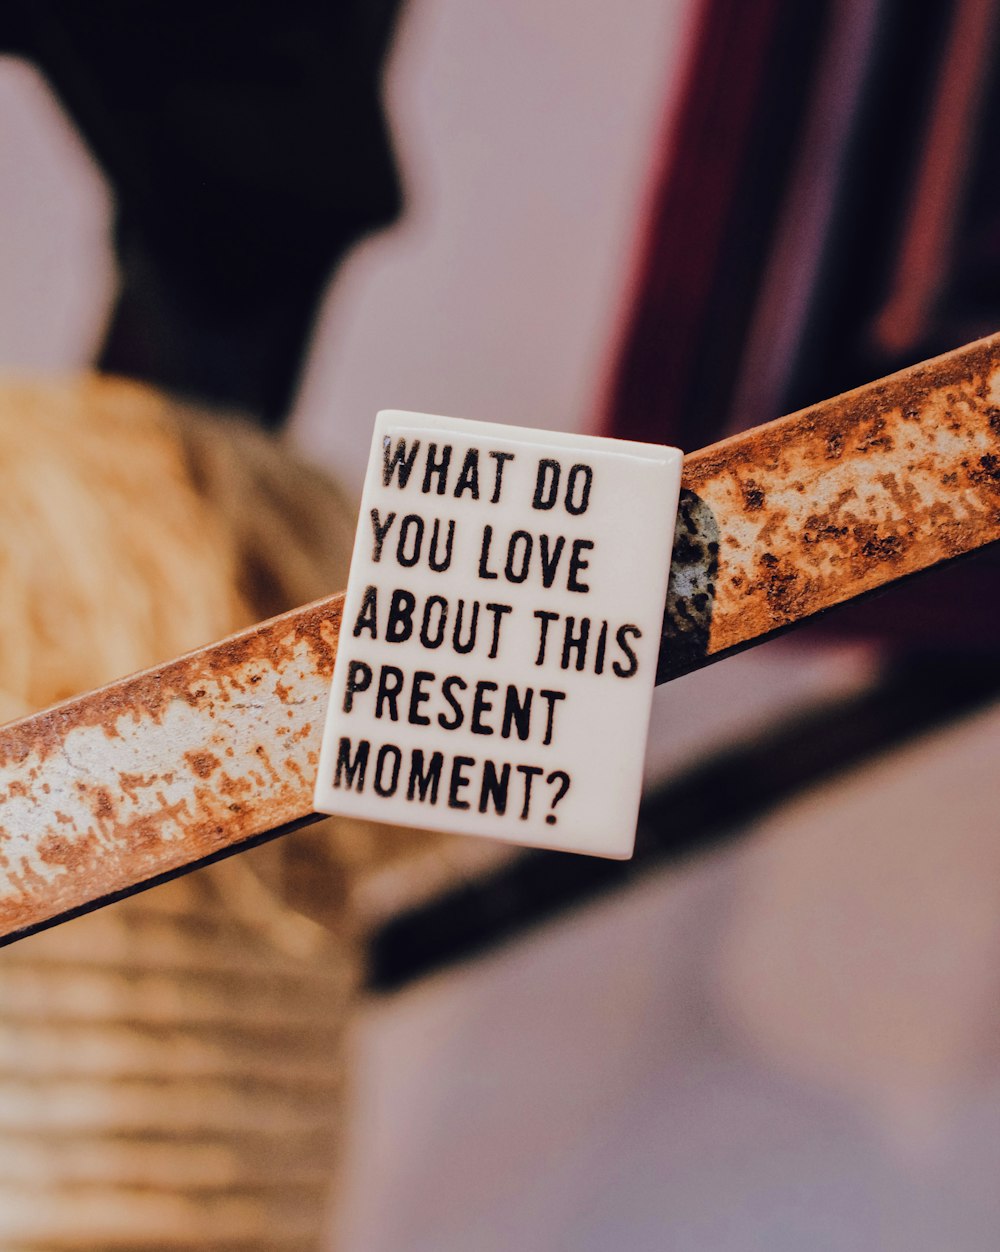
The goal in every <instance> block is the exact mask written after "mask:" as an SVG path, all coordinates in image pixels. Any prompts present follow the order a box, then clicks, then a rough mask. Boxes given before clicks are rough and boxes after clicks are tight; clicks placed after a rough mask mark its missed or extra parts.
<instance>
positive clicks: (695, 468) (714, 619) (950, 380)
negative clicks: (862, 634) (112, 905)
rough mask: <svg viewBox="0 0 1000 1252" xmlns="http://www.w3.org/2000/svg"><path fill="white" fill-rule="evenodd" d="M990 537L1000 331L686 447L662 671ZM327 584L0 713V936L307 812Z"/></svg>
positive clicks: (997, 484) (334, 629)
mask: <svg viewBox="0 0 1000 1252" xmlns="http://www.w3.org/2000/svg"><path fill="white" fill-rule="evenodd" d="M995 540H1000V337H994V338H991V339H988V340H983V341H981V342H980V343H977V344H973V345H971V346H969V347H968V348H964V349H961V350H959V351H958V352H954V353H950V354H949V355H947V356H944V357H939V358H938V359H936V360H934V361H929V362H926V363H925V364H923V365H920V366H917V367H915V368H913V369H911V370H908V371H906V372H904V373H902V374H898V375H896V376H894V377H892V378H888V379H883V380H880V381H879V382H877V383H873V384H872V385H870V386H868V387H863V388H860V389H858V390H857V391H854V392H850V393H849V394H847V395H845V396H840V397H838V398H837V399H834V400H830V401H827V402H826V403H824V404H819V405H816V406H814V407H813V408H810V409H805V410H803V411H802V412H800V413H795V414H793V415H792V416H790V417H786V418H782V419H779V420H778V421H776V422H772V423H770V424H768V425H766V426H762V427H759V428H757V429H756V430H753V431H749V432H747V433H746V434H744V435H740V436H737V437H735V438H733V439H729V440H726V441H725V442H723V443H720V444H716V445H715V446H714V447H711V448H707V449H705V450H704V451H702V452H697V453H694V454H692V455H691V456H689V457H687V458H686V460H685V471H684V482H683V489H682V492H681V502H680V511H679V515H678V523H677V532H676V541H675V545H674V553H673V563H672V567H671V577H670V588H669V591H668V598H667V612H666V618H665V623H664V637H663V645H662V649H661V657H660V670H659V674H658V679H659V680H661V681H662V680H665V679H667V678H671V677H674V676H676V675H678V674H681V673H684V672H687V671H688V670H692V669H696V668H698V667H699V666H701V665H705V664H707V663H708V662H709V661H711V660H713V659H715V658H717V657H719V656H722V655H725V654H726V653H727V652H730V651H733V650H734V649H737V648H740V647H745V646H747V645H749V644H751V643H753V642H755V641H758V640H760V639H763V638H766V637H767V636H768V635H770V634H772V633H773V632H775V631H776V630H780V629H783V628H785V627H787V626H789V625H791V624H793V623H796V622H799V621H803V620H805V619H807V618H809V617H811V616H813V615H814V614H816V613H818V612H821V611H822V610H824V609H827V608H830V607H832V606H833V605H836V604H839V603H841V602H843V601H846V600H849V599H852V598H854V597H855V596H858V595H861V594H863V593H865V592H867V591H871V590H873V589H874V588H876V587H879V586H882V585H884V584H886V583H888V582H891V581H892V580H894V579H896V578H900V577H902V576H904V575H906V574H910V573H914V572H916V571H917V570H920V569H925V568H929V567H931V566H933V565H936V564H939V563H941V562H943V561H947V560H949V559H951V558H953V557H956V556H959V555H962V554H963V553H965V552H969V551H971V550H973V549H974V548H977V547H980V546H982V545H984V544H986V543H990V542H993V541H995ZM342 607H343V598H342V597H340V596H334V597H332V598H330V599H328V600H324V601H320V602H319V603H317V604H313V605H308V606H306V607H305V608H302V609H298V610H296V611H295V612H293V613H288V614H285V615H284V616H283V617H279V618H275V619H273V620H272V621H269V622H263V623H261V624H260V625H259V626H256V627H254V628H252V629H251V630H248V631H244V632H243V633H241V634H239V635H235V636H233V637H232V638H230V639H225V640H222V641H221V642H220V643H216V644H213V645H211V646H210V647H207V648H203V649H201V650H200V651H198V652H195V653H192V654H190V655H189V656H186V657H181V658H179V659H178V660H176V661H172V662H170V663H169V664H167V665H163V666H161V667H159V668H157V669H154V670H150V671H148V672H146V673H143V674H138V675H135V676H134V677H132V678H128V679H126V680H124V681H122V682H119V683H115V684H113V685H112V686H109V687H106V688H104V689H103V690H101V691H96V692H93V693H91V694H90V695H87V696H84V697H82V698H80V699H78V700H73V701H70V702H68V703H66V704H63V705H60V706H58V707H56V708H53V709H49V710H48V711H46V712H44V713H41V714H39V715H38V716H36V717H31V718H27V719H25V720H23V721H21V722H15V723H12V724H10V725H8V726H6V727H2V728H0V938H2V937H3V936H7V937H13V936H15V935H16V934H17V933H19V932H22V931H24V930H25V929H26V928H34V927H37V926H39V925H43V924H45V923H47V922H48V921H50V920H51V919H53V918H58V917H60V916H64V915H66V914H69V913H71V912H73V911H75V910H79V909H82V908H86V907H88V906H90V905H91V904H93V903H94V902H96V901H100V900H102V899H105V898H107V897H109V896H113V895H115V894H119V893H123V892H127V891H129V890H132V889H135V888H136V887H137V886H138V885H141V884H143V883H145V882H148V881H150V880H152V879H155V878H158V877H160V876H162V875H165V874H169V873H172V872H177V871H179V870H181V869H183V868H185V867H188V866H191V865H193V864H196V863H198V862H200V861H203V860H205V859H206V858H208V857H211V856H213V855H217V854H219V853H221V852H223V851H224V850H225V849H227V848H231V847H238V846H239V845H241V844H244V843H246V842H248V841H250V840H253V839H255V838H258V837H261V836H263V835H265V834H267V833H268V832H270V831H274V830H277V829H279V828H282V827H285V826H288V825H290V824H293V823H296V822H301V821H303V820H308V818H309V816H310V809H311V799H312V784H313V778H314V775H315V770H316V763H317V759H318V750H319V741H320V735H321V730H322V725H323V720H324V707H325V703H326V699H327V692H328V687H329V682H330V677H331V674H332V671H333V662H334V657H335V653H336V648H337V639H338V635H339V630H340V618H341V611H342Z"/></svg>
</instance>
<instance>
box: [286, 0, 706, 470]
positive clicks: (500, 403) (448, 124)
mask: <svg viewBox="0 0 1000 1252" xmlns="http://www.w3.org/2000/svg"><path fill="white" fill-rule="evenodd" d="M692 11H693V4H692V0H628V3H627V4H624V5H621V4H608V3H606V0H544V2H543V0H502V3H497V2H492V3H487V2H486V0H479V2H473V3H470V0H410V3H409V4H408V5H407V6H406V7H405V8H404V16H403V21H402V24H401V27H400V31H399V38H398V40H397V43H396V48H395V53H394V55H393V57H392V61H391V65H390V67H389V74H388V81H387V98H388V107H389V113H390V118H391V122H392V127H393V132H394V134H395V136H396V139H397V144H398V149H399V154H400V161H401V165H402V171H403V177H404V183H405V194H406V208H405V216H404V218H403V220H402V221H401V222H400V224H399V225H397V226H396V227H395V228H394V229H392V230H391V231H389V232H388V233H385V234H381V235H378V236H376V237H374V238H373V239H371V240H370V241H369V242H367V243H366V244H364V245H362V246H361V247H360V248H358V249H357V250H356V251H355V252H354V253H353V255H352V256H351V258H350V259H349V260H348V262H347V265H346V266H345V267H344V269H343V270H342V272H341V273H340V274H339V276H338V278H337V281H336V282H335V283H334V285H333V287H332V290H331V292H330V294H329V298H328V300H327V302H326V307H325V309H324V311H323V315H322V318H321V320H320V323H319V326H318V328H317V331H316V336H315V340H314V345H313V353H312V357H311V360H310V363H309V366H308V369H307V371H306V375H305V379H304V383H303V386H302V390H301V394H300V397H299V402H298V405H297V408H296V411H295V418H294V425H293V433H294V435H295V436H296V437H297V439H298V440H300V441H301V443H302V444H303V445H304V446H305V447H307V448H308V449H309V450H310V451H311V452H312V453H314V454H315V455H317V456H319V457H320V458H321V459H322V460H323V461H324V462H325V463H326V464H328V465H330V466H333V467H334V468H336V469H337V470H339V472H340V473H341V474H342V475H343V476H344V477H346V478H347V479H348V480H349V481H351V482H358V481H359V480H360V474H361V470H362V468H363V465H364V460H365V456H366V454H367V438H366V436H363V435H362V433H361V432H367V431H368V430H370V426H371V421H372V418H373V416H374V414H375V413H376V412H377V411H378V410H379V409H383V408H404V409H416V410H421V411H424V412H431V413H446V414H450V415H454V416H460V417H473V418H480V419H482V420H486V421H504V422H512V423H515V424H518V425H535V426H545V427H550V428H557V429H581V428H585V427H586V425H587V424H588V422H589V421H591V419H592V415H593V411H594V405H595V393H596V389H597V387H598V384H599V381H600V380H601V378H602V376H603V374H604V372H605V370H606V368H607V365H608V361H609V356H610V353H611V351H612V347H613V344H612V338H613V334H614V330H615V327H616V324H617V322H618V320H619V317H620V314H621V311H622V309H623V305H624V302H625V299H626V296H627V287H628V282H629V277H630V271H631V264H632V260H633V249H634V245H635V241H636V235H637V230H638V228H639V223H640V219H641V207H642V204H643V200H644V197H645V196H646V194H647V191H648V189H649V183H650V178H651V176H652V174H653V172H654V171H653V169H652V168H651V157H652V154H653V150H654V147H655V146H656V145H657V144H658V142H659V139H660V136H661V133H662V123H663V117H664V113H665V106H666V100H667V92H668V89H669V88H670V87H671V85H672V84H673V82H674V78H675V73H676V67H677V64H678V59H679V57H680V55H681V53H682V50H683V45H684V36H685V33H686V28H687V25H688V22H689V20H690V15H691V13H692Z"/></svg>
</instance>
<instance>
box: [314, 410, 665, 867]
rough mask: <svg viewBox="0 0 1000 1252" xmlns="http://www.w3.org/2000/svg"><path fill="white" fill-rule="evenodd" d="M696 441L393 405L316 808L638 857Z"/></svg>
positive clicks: (357, 570) (338, 671) (375, 460)
mask: <svg viewBox="0 0 1000 1252" xmlns="http://www.w3.org/2000/svg"><path fill="white" fill-rule="evenodd" d="M680 474H681V454H680V452H678V451H677V450H676V449H672V448H663V447H660V446H658V445H646V444H634V443H626V442H623V441H619V440H611V439H600V438H596V437H593V436H585V435H564V434H556V433H553V432H547V431H537V430H524V429H521V428H517V427H507V426H495V425H491V424H484V423H478V422H467V421H461V420H458V419H453V418H441V417H431V416H427V415H424V414H415V413H399V412H384V413H380V414H379V416H378V419H377V421H376V425H375V434H374V438H373V443H372V454H371V460H370V462H369V467H368V474H367V478H366V481H365V491H364V497H363V501H362V507H361V515H360V518H359V525H358V534H357V540H356V544H355V549H354V557H353V564H352V567H351V577H350V582H349V585H348V590H347V596H346V601H345V608H344V619H343V628H342V632H341V637H340V638H341V642H340V648H339V650H338V654H337V660H336V665H335V669H334V675H333V684H332V689H331V700H330V706H329V712H328V719H327V725H326V731H325V734H324V739H323V749H322V753H321V757H320V764H319V771H318V780H317V787H316V808H317V809H318V810H320V811H323V812H330V813H340V814H345V815H354V816H365V817H369V818H372V819H375V820H379V821H387V822H397V823H399V824H402V825H410V826H421V827H425V828H430V829H436V830H447V831H453V832H459V833H465V834H471V835H476V834H478V835H488V836H491V837H494V838H500V839H506V840H511V841H513V842H517V843H523V844H530V845H534V846H543V847H551V848H565V849H569V850H573V851H578V852H589V853H593V854H596V855H601V856H611V857H628V856H630V855H631V852H632V845H633V840H634V832H635V820H636V812H637V809H638V803H639V792H640V787H641V781H642V762H643V750H644V746H645V739H646V731H647V726H648V721H649V707H650V700H651V696H652V690H653V685H654V681H655V677H656V663H657V654H658V651H659V639H660V631H661V626H662V621H663V608H664V600H665V597H666V583H667V571H668V568H669V564H670V550H671V543H672V539H673V529H674V519H675V516H676V511H677V500H678V492H679V489H680Z"/></svg>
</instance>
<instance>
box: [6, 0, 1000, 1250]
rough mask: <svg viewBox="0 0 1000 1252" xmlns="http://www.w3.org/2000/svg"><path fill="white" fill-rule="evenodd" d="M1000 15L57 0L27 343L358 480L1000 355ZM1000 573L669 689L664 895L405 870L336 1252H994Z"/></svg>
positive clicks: (363, 1067)
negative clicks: (381, 435)
mask: <svg viewBox="0 0 1000 1252" xmlns="http://www.w3.org/2000/svg"><path fill="white" fill-rule="evenodd" d="M334 9H335V11H334ZM998 37H1000V3H998V2H997V0H954V2H953V3H941V2H935V3H929V4H925V5H921V6H913V5H907V4H905V3H903V0H818V2H817V3H815V4H811V5H802V4H800V3H796V2H795V0H755V3H754V4H752V5H749V4H745V3H742V4H741V3H740V2H739V0H628V3H627V4H626V5H619V6H610V5H607V4H605V3H601V2H600V0H492V2H491V3H488V4H487V3H469V2H468V0H404V2H403V3H402V4H401V5H396V4H393V3H390V2H388V0H381V2H380V3H370V4H364V3H360V2H359V3H356V4H348V3H345V4H343V5H338V6H318V5H311V4H305V3H290V4H286V5H283V6H281V11H280V13H277V12H275V11H274V10H273V9H272V8H270V7H264V6H262V5H258V4H256V3H249V4H244V5H240V6H233V5H228V4H207V5H205V4H200V5H193V4H187V3H180V2H179V3H174V4H170V5H162V4H159V3H155V4H150V5H148V6H127V5H122V4H111V3H108V4H95V5H92V6H86V8H83V7H80V8H77V7H75V6H72V5H71V4H68V3H67V4H59V3H46V4H44V5H43V4H38V5H30V6H29V5H24V6H14V12H13V16H12V18H11V24H10V28H9V30H8V31H7V32H6V34H5V36H4V38H3V47H4V48H5V49H6V52H7V55H5V56H3V57H2V58H0V222H2V225H3V229H2V231H0V364H2V365H3V366H4V367H7V368H9V369H10V370H11V371H14V372H17V373H19V374H21V375H27V376H49V375H64V374H67V373H70V372H73V371H78V370H81V369H83V368H86V367H88V366H90V365H92V364H98V365H100V367H101V368H102V369H106V370H109V371H112V372H116V373H121V374H124V375H127V376H129V377H133V378H137V379H140V380H142V381H145V382H149V383H152V384H154V385H155V386H157V387H159V388H162V389H165V390H166V391H168V392H171V393H175V394H178V395H180V396H183V397H185V398H188V399H191V400H194V401H196V402H198V403H200V404H204V405H209V406H213V407H218V408H224V409H232V410H238V411H240V412H242V413H244V414H247V415H249V416H250V417H251V418H252V419H253V420H255V421H256V422H257V423H258V424H259V425H261V426H262V427H265V428H267V429H269V430H272V431H280V432H281V438H282V439H283V440H284V441H285V442H286V443H288V444H289V445H291V446H292V447H294V448H295V449H296V450H297V451H298V453H299V454H300V455H301V456H303V457H304V458H306V459H308V460H311V461H312V462H314V463H315V464H317V465H319V466H321V467H323V468H324V469H326V470H327V471H328V472H330V473H331V474H332V475H333V476H335V477H336V478H337V479H339V480H340V482H341V483H342V484H344V486H345V487H346V488H347V489H348V491H349V492H351V493H354V492H355V491H356V490H357V489H358V488H359V486H360V481H361V476H362V472H363V468H364V463H365V459H366V457H367V449H368V439H369V434H370V423H371V421H372V418H373V415H374V413H375V412H376V411H377V410H378V409H380V408H388V407H399V408H406V409H415V410H423V411H427V412H435V413H446V414H452V415H457V416H463V417H471V418H478V419H483V420H497V421H504V422H511V423H516V424H518V423H519V424H525V425H533V426H542V427H552V428H559V429H573V430H582V431H603V432H610V433H613V434H618V435H621V436H624V437H633V438H643V439H649V440H660V441H664V442H671V443H677V444H678V445H680V446H682V447H684V448H685V449H689V450H693V449H695V448H698V447H701V446H704V445H705V444H708V443H710V442H712V441H714V440H715V439H718V438H721V437H722V436H724V435H725V434H728V433H732V432H733V431H735V430H739V429H742V428H744V427H746V426H750V425H754V424H756V423H758V422H761V421H764V420H767V419H768V418H770V417H773V416H777V415H778V414H780V413H782V412H787V411H790V410H791V409H793V408H796V407H800V406H802V405H805V404H808V403H811V402H813V401H818V400H820V399H823V398H825V397H826V396H828V395H832V394H835V393H836V392H838V391H841V390H845V389H847V388H849V387H852V386H855V385H858V384H860V383H862V382H865V381H868V380H869V379H871V378H874V377H878V376H879V375H881V374H884V373H887V372H889V371H890V370H892V369H895V368H899V367H902V366H903V365H906V364H908V363H911V362H913V361H917V360H919V359H922V358H923V357H926V356H928V355H932V354H933V353H935V352H938V351H943V350H946V349H948V348H951V347H956V346H958V345H960V344H961V343H964V342H966V341H967V340H969V339H972V338H975V337H977V336H979V335H981V334H986V333H989V332H991V331H993V330H996V329H997V328H998V326H1000V188H998V185H997V181H998V175H997V165H996V162H995V160H994V144H995V138H994V137H995V135H996V133H997V122H998V121H1000V116H998V115H1000V77H998V74H997V69H998V63H1000V62H998V47H1000V46H998V43H997V40H998ZM383 108H384V113H383ZM997 587H998V580H997V573H996V558H995V557H991V556H990V555H989V554H986V555H984V556H982V557H978V558H975V559H973V560H970V561H968V562H965V563H963V564H962V566H961V567H960V568H958V569H954V570H950V571H945V572H943V573H940V574H935V575H931V576H928V577H927V578H926V579H923V580H919V581H918V582H917V583H914V584H911V585H908V586H907V587H905V588H901V589H897V590H894V591H892V592H890V593H889V594H887V595H885V596H884V597H882V598H880V599H879V600H877V601H875V602H874V603H871V604H868V605H865V606H863V607H861V608H857V609H850V610H845V611H843V612H841V613H838V614H835V615H833V616H831V617H830V618H829V619H828V620H825V621H824V622H822V623H819V624H816V625H813V626H810V627H808V628H806V629H804V630H802V631H801V632H799V633H798V634H797V635H796V636H794V637H793V638H791V639H788V640H782V641H777V642H774V643H770V644H768V645H766V646H764V647H761V648H759V649H757V650H755V651H753V652H751V653H748V654H745V655H743V656H740V657H737V658H733V659H731V660H727V661H725V662H723V663H722V664H720V665H718V666H715V667H712V668H710V669H708V670H706V671H704V672H702V673H699V674H695V675H692V676H690V677H688V678H684V679H681V680H679V681H677V682H675V683H672V684H669V685H668V686H666V687H664V688H660V689H659V690H658V691H657V694H656V698H655V703H654V713H653V726H652V733H651V737H650V745H649V752H648V761H647V778H648V798H647V801H646V803H645V806H644V812H643V819H642V820H643V824H642V830H641V834H640V844H639V855H638V857H637V861H636V863H635V866H634V867H631V868H625V869H620V868H614V867H592V866H590V865H581V864H580V861H579V858H572V857H564V856H558V855H555V854H548V855H546V854H533V855H530V856H524V855H522V854H518V853H507V852H505V851H504V850H502V849H498V850H496V854H495V855H493V856H490V857H487V858H484V859H483V861H482V863H481V864H477V865H475V866H474V867H472V868H470V867H468V866H466V867H465V868H463V870H462V872H461V874H457V873H456V872H454V871H453V870H449V869H447V868H446V869H444V870H442V871H441V872H440V873H439V874H437V876H435V874H434V873H433V872H430V871H427V869H426V866H424V867H423V868H422V869H416V870H414V875H415V877H416V878H419V880H420V883H421V885H420V887H419V889H416V888H413V887H412V886H410V885H407V882H406V881H405V879H406V875H407V872H408V871H407V867H406V865H405V864H404V865H403V866H402V868H400V866H399V865H398V864H397V865H394V868H393V872H392V874H385V875H382V876H381V877H380V876H378V875H376V876H375V877H374V878H373V879H372V880H371V882H370V883H369V884H368V886H367V888H366V890H367V892H368V896H367V898H366V908H367V910H368V914H369V916H370V917H371V918H374V919H375V922H374V925H373V927H372V929H373V933H374V938H373V941H372V957H371V962H370V967H371V973H370V978H369V982H370V990H369V994H368V997H367V1000H366V1003H365V1006H364V1008H363V1010H362V1011H361V1013H360V1015H359V1017H358V1019H357V1021H356V1022H355V1026H354V1048H355V1053H354V1055H355V1071H354V1086H353V1096H352V1098H351V1101H350V1118H349V1122H348V1138H347V1149H346V1156H345V1159H344V1163H343V1166H342V1171H341V1173H342V1176H341V1182H340V1187H339V1191H338V1194H337V1196H336V1198H335V1200H334V1201H333V1202H332V1203H331V1205H330V1207H329V1211H328V1213H327V1215H326V1218H325V1229H326V1232H327V1233H326V1235H325V1238H326V1245H327V1246H329V1247H330V1248H333V1247H335V1246H337V1247H343V1248H347V1249H351V1250H353V1252H404V1250H405V1252H425V1250H426V1252H431V1250H433V1252H470V1250H474V1252H494V1250H496V1252H499V1250H500V1249H509V1248H518V1249H524V1250H525V1252H529V1250H531V1252H534V1250H538V1252H548V1250H553V1252H555V1250H556V1249H564V1248H573V1249H574V1252H590V1250H593V1252H598V1250H603V1249H608V1248H623V1249H634V1250H636V1252H639V1250H641V1249H647V1248H648V1249H653V1248H656V1249H660V1248H663V1247H668V1248H671V1249H678V1250H688V1249H690V1250H692V1252H694V1250H703V1249H713V1250H715V1249H724V1250H727V1252H729V1250H732V1252H743V1250H749V1249H760V1248H768V1249H789V1250H790V1249H800V1248H802V1247H809V1248H816V1249H820V1248H829V1249H838V1250H839V1249H845V1250H846V1249H857V1248H868V1247H871V1248H876V1247H877V1248H897V1247H898V1248H906V1249H927V1250H928V1252H930V1250H931V1249H934V1250H935V1252H938V1250H939V1249H941V1248H948V1249H956V1250H958V1249H962V1250H964V1249H970V1250H973V1249H975V1250H978V1249H987V1248H993V1247H995V1246H996V1241H997V1234H996V1232H997V1230H998V1229H1000V1191H998V1188H997V1185H996V1179H997V1177H998V1170H1000V1044H998V1040H1000V1034H998V1028H1000V998H998V993H1000V974H998V970H1000V819H998V817H997V793H996V784H995V777H996V761H997V754H998V749H1000V703H998V699H1000V668H998V666H997V663H996V643H997V631H996V626H995V622H996V609H997ZM330 590H331V591H332V590H334V588H332V587H331V588H330ZM290 838H292V839H294V838H295V836H291V837H290ZM401 875H402V878H403V879H404V881H403V882H402V883H401V882H400V876H401ZM144 1246H145V1245H144ZM241 1246H242V1245H241ZM248 1246H249V1245H248Z"/></svg>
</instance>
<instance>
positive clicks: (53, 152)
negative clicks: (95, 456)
mask: <svg viewBox="0 0 1000 1252" xmlns="http://www.w3.org/2000/svg"><path fill="white" fill-rule="evenodd" d="M110 229H111V199H110V196H109V194H108V188H107V185H106V183H105V182H104V178H103V177H102V175H101V172H100V170H99V169H98V168H97V166H96V164H95V163H94V160H93V158H92V157H91V156H90V154H89V152H88V151H87V150H86V148H84V146H83V143H82V142H81V140H80V139H79V137H78V135H77V134H76V132H75V131H74V130H73V129H72V128H71V127H70V126H69V124H68V123H67V121H66V119H65V117H64V116H63V114H62V112H61V110H60V108H59V106H58V104H57V103H56V101H55V99H54V98H53V96H52V94H51V92H50V90H49V88H48V86H47V84H46V83H45V81H44V80H43V79H42V78H41V76H40V75H39V74H38V73H37V72H36V71H35V70H34V69H33V68H32V67H31V66H30V65H27V64H26V63H25V62H23V61H20V60H18V59H17V58H15V57H0V368H14V369H24V370H29V369H30V370H56V371H60V370H67V369H74V368H78V367H79V366H82V365H86V364H87V362H88V361H90V359H91V358H92V356H93V354H94V352H95V351H96V349H97V347H98V345H99V343H100V339H101V333H102V330H103V327H104V323H105V320H106V318H107V316H108V313H109V311H110V308H111V300H112V297H113V294H114V288H115V265H114V258H113V254H112V249H111V239H110Z"/></svg>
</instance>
